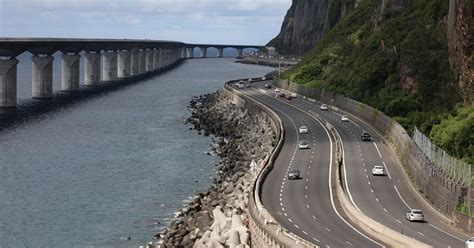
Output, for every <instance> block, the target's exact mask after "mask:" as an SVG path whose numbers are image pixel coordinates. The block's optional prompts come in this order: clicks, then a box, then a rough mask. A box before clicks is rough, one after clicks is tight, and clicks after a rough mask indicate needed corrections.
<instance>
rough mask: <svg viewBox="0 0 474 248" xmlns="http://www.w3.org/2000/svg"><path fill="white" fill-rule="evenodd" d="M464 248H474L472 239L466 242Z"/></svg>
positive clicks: (473, 238) (473, 239)
mask: <svg viewBox="0 0 474 248" xmlns="http://www.w3.org/2000/svg"><path fill="white" fill-rule="evenodd" d="M466 248H474V237H472V238H470V239H468V240H466Z"/></svg>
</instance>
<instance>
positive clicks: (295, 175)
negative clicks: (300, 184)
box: [288, 168, 300, 180]
mask: <svg viewBox="0 0 474 248" xmlns="http://www.w3.org/2000/svg"><path fill="white" fill-rule="evenodd" d="M299 178H300V171H299V170H298V169H296V168H295V169H291V170H290V171H289V172H288V180H294V179H299Z"/></svg>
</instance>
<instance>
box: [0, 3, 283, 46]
mask: <svg viewBox="0 0 474 248" xmlns="http://www.w3.org/2000/svg"><path fill="white" fill-rule="evenodd" d="M290 5H291V0H0V36H2V37H76V38H135V39H161V40H176V41H183V42H187V43H214V44H249V45H250V44H255V45H261V44H265V43H267V42H268V41H269V40H270V39H271V38H273V37H274V36H275V35H277V34H278V32H279V31H280V27H281V23H282V21H283V18H284V16H285V14H286V11H287V10H288V8H289V7H290Z"/></svg>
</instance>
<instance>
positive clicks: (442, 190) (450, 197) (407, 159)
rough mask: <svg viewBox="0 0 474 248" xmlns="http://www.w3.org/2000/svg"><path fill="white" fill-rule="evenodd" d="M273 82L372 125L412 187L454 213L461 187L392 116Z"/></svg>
mask: <svg viewBox="0 0 474 248" xmlns="http://www.w3.org/2000/svg"><path fill="white" fill-rule="evenodd" d="M273 85H274V86H275V87H280V88H283V89H286V90H289V91H293V92H296V93H297V94H300V95H303V96H306V97H310V98H313V99H315V100H318V101H321V102H324V103H327V104H330V105H332V106H335V107H337V108H339V109H341V110H343V111H345V112H347V113H349V114H352V115H354V116H357V117H358V118H359V119H361V120H362V121H364V122H366V123H367V124H369V125H370V126H372V127H373V128H374V129H375V131H377V132H378V133H380V134H381V135H382V136H383V137H384V138H385V139H386V140H388V141H389V143H390V144H391V146H392V148H393V149H394V150H395V152H396V154H397V156H398V159H399V160H400V162H401V164H402V165H403V167H404V169H405V172H406V173H407V174H408V175H409V177H410V178H411V179H412V182H413V183H414V184H415V188H417V189H418V191H419V192H420V193H421V194H422V195H423V196H424V197H425V198H426V199H427V200H428V201H429V202H430V203H431V204H432V205H434V206H435V207H436V208H437V209H439V210H440V211H442V212H443V213H445V214H447V215H449V216H452V217H453V216H454V213H455V212H456V206H457V205H458V200H459V199H460V198H461V197H462V194H461V186H460V185H457V184H456V183H454V182H453V181H452V180H450V179H449V177H448V176H447V175H446V174H444V173H443V172H442V171H440V170H438V169H437V168H436V167H434V166H433V165H432V164H431V162H430V161H429V160H428V159H427V157H426V156H425V155H424V154H423V153H422V151H421V150H420V149H419V148H418V147H417V146H416V144H415V143H414V142H413V140H412V139H411V137H410V136H409V135H408V134H407V132H406V130H405V129H404V128H403V127H402V126H401V125H400V124H398V123H397V122H396V121H394V120H393V119H392V118H390V117H388V116H386V115H385V114H384V113H382V112H380V111H378V110H376V109H374V108H372V107H370V106H368V105H365V104H363V103H360V102H357V101H354V100H352V99H349V98H346V97H344V96H342V95H340V94H335V93H332V92H328V91H324V90H320V89H313V88H309V87H306V86H304V85H298V84H295V83H289V82H288V81H287V80H281V79H274V80H273Z"/></svg>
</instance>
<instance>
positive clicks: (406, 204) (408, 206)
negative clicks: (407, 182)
mask: <svg viewBox="0 0 474 248" xmlns="http://www.w3.org/2000/svg"><path fill="white" fill-rule="evenodd" d="M393 187H394V188H395V191H397V194H398V197H400V199H401V200H402V202H403V203H404V204H405V206H407V208H409V209H411V207H410V205H408V203H407V202H406V201H405V200H403V197H402V195H400V192H398V189H397V186H395V185H393Z"/></svg>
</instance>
